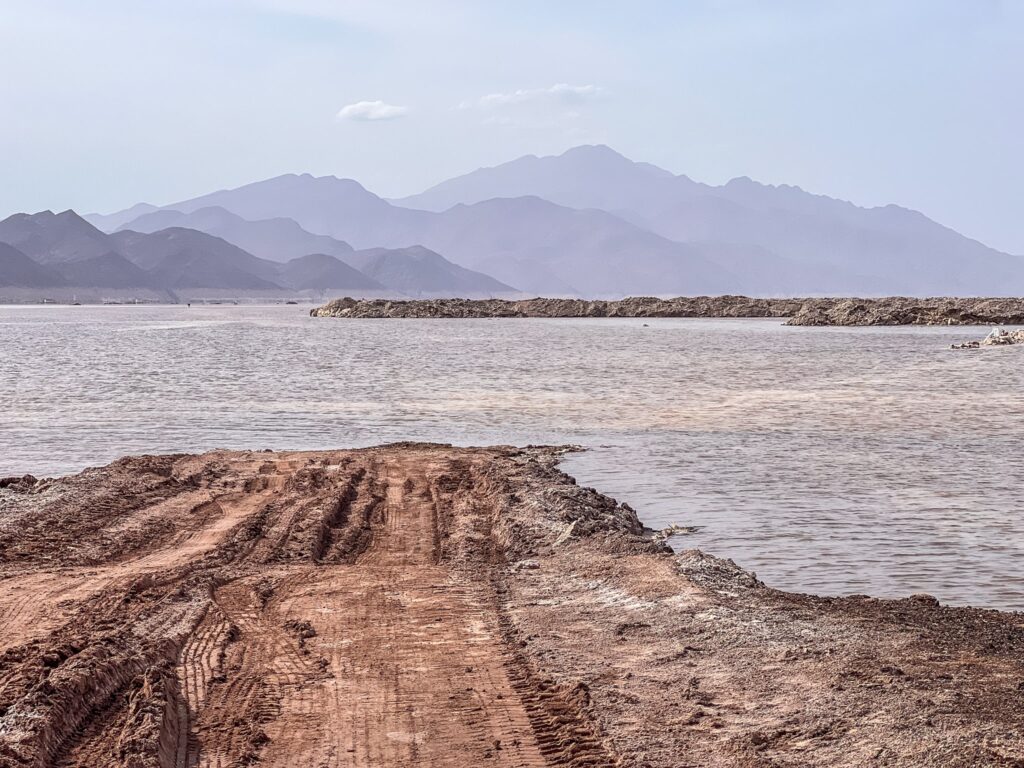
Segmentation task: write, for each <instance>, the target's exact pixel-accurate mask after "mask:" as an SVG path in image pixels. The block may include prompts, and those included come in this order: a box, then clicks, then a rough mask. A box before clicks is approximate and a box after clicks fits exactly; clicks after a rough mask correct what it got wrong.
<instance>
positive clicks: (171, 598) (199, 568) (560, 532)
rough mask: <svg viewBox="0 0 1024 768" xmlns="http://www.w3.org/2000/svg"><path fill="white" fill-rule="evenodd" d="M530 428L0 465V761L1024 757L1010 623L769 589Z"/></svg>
mask: <svg viewBox="0 0 1024 768" xmlns="http://www.w3.org/2000/svg"><path fill="white" fill-rule="evenodd" d="M557 456H558V452H557V451H554V450H550V449H530V450H517V449H511V448H495V449H455V448H450V447H446V446H431V445H419V444H403V445H396V446H387V447H382V448H377V449H367V450H359V451H331V452H315V453H258V452H238V453H229V452H214V453H209V454H204V455H202V456H165V457H141V458H134V459H124V460H121V461H119V462H115V463H114V464H112V465H110V466H109V467H104V468H100V469H95V470H88V471H86V472H84V473H82V474H80V475H76V476H74V477H70V478H65V479H61V480H57V481H46V480H44V481H36V480H34V479H31V478H29V479H26V480H25V481H14V482H12V481H4V482H3V483H2V484H0V627H2V632H0V766H3V768H7V767H8V766H11V767H13V766H38V767H41V766H82V767H84V766H125V767H128V766H130V767H132V768H138V767H142V766H147V767H148V766H153V767H156V766H160V767H161V768H192V767H193V766H208V767H210V768H228V766H246V765H261V766H323V767H327V766H338V767H341V766H474V767H475V766H520V767H522V768H530V767H531V766H553V765H565V766H612V765H635V766H705V765H706V766H783V765H784V766H804V765H821V766H826V765H850V766H853V765H922V766H924V765H936V766H939V765H942V766H947V765H948V766H969V765H970V766H974V765H1024V736H1022V734H1024V665H1022V663H1021V658H1022V656H1021V652H1022V650H1024V619H1022V617H1021V616H1020V615H1016V614H999V613H997V612H992V611H976V610H970V609H950V608H943V607H941V606H938V605H937V604H935V602H934V601H932V600H929V599H927V598H924V597H920V598H916V599H913V600H904V601H878V600H871V599H868V598H848V599H845V600H829V599H824V598H811V597H805V596H800V595H787V594H784V593H780V592H776V591H774V590H770V589H767V588H765V587H763V586H762V585H760V584H759V583H758V582H757V580H756V579H755V578H754V577H753V576H751V575H750V574H747V573H745V572H743V571H741V570H740V569H738V568H736V567H735V566H733V565H732V564H731V563H728V562H727V561H721V560H717V559H715V558H712V557H708V556H706V555H703V554H701V553H698V552H688V553H683V554H682V555H678V556H677V555H674V554H672V553H671V552H669V551H666V549H665V548H664V547H663V546H661V545H659V544H656V543H654V542H653V541H652V540H651V539H650V537H649V536H646V535H645V533H644V531H643V529H642V527H641V526H640V524H639V522H638V521H637V519H636V516H635V514H634V513H633V512H632V510H630V509H629V508H628V507H625V506H622V505H618V504H616V502H614V500H611V499H608V498H607V497H604V496H601V495H600V494H598V493H596V492H595V491H593V490H590V489H584V488H579V487H577V486H576V485H575V484H574V483H573V482H572V480H571V478H568V477H566V476H565V475H563V474H562V473H560V472H558V471H557V469H556V468H555V464H556V462H557Z"/></svg>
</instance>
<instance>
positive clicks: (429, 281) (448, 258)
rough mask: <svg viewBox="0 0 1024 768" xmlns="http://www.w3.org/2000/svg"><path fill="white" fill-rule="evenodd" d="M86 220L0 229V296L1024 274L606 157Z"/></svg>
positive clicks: (748, 187)
mask: <svg viewBox="0 0 1024 768" xmlns="http://www.w3.org/2000/svg"><path fill="white" fill-rule="evenodd" d="M86 219H88V221H86V220H85V219H83V218H81V217H79V216H77V214H74V213H73V212H65V213H61V214H53V213H50V212H43V213H40V214H33V215H29V214H16V215H15V216H12V217H10V218H8V219H6V220H5V221H3V222H0V243H5V244H6V245H7V246H9V248H6V249H0V286H4V285H24V284H32V285H33V286H35V287H53V288H57V287H62V288H64V289H67V288H68V287H69V286H71V287H73V286H80V285H90V286H94V287H98V288H110V289H115V288H116V289H129V288H139V289H146V290H150V291H170V292H171V293H173V294H174V296H176V297H179V298H180V297H181V296H182V295H183V294H182V292H185V295H197V296H198V295H201V294H202V292H203V291H207V292H209V291H220V292H221V293H223V292H226V291H227V292H231V291H233V292H235V293H236V294H237V295H245V294H254V295H260V296H269V295H271V294H275V293H276V294H278V295H285V294H294V293H296V292H298V293H302V294H303V295H308V296H312V295H315V294H323V293H325V292H327V293H332V294H341V293H344V292H348V293H351V294H353V295H357V296H369V295H394V296H455V295H460V296H471V297H479V296H501V295H510V296H511V295H522V293H529V294H543V295H562V296H587V297H601V298H615V297H620V296H623V295H629V294H634V295H635V294H644V295H662V296H664V295H668V294H672V295H695V294H719V293H746V294H749V295H755V296H794V295H839V294H846V295H849V294H859V295H865V296H870V295H882V294H887V295H888V294H906V295H939V294H941V295H1006V294H1021V293H1024V259H1022V258H1021V257H1019V256H1013V255H1009V254H1006V253H1001V252H999V251H996V250H994V249H992V248H988V247H987V246H985V245H983V244H982V243H979V242H977V241H975V240H971V239H969V238H967V237H964V236H962V235H960V234H959V233H957V232H955V231H953V230H951V229H949V228H947V227H944V226H942V225H941V224H938V223H936V222H934V221H932V220H930V219H928V218H927V217H926V216H924V215H923V214H921V213H918V212H916V211H913V210H909V209H906V208H901V207H899V206H895V205H888V206H883V207H877V208H862V207H858V206H856V205H854V204H852V203H849V202H845V201H842V200H837V199H833V198H830V197H825V196H822V195H815V194H811V193H808V192H805V191H804V190H802V189H800V188H799V187H793V186H788V185H781V186H772V185H766V184H760V183H758V182H755V181H752V180H751V179H748V178H738V179H733V180H732V181H730V182H728V183H727V184H724V185H721V186H712V185H707V184H702V183H700V182H697V181H694V180H692V179H690V178H688V177H686V176H683V175H675V174H672V173H670V172H668V171H666V170H663V169H661V168H658V167H656V166H653V165H650V164H648V163H639V162H634V161H632V160H629V159H627V158H625V157H623V156H622V155H620V154H618V153H617V152H615V151H614V150H612V149H610V148H608V147H605V146H583V147H576V148H574V149H570V150H568V151H566V152H565V153H563V154H561V155H558V156H550V157H535V156H532V155H531V156H526V157H521V158H519V159H517V160H513V161H511V162H508V163H504V164H502V165H498V166H495V167H493V168H481V169H478V170H476V171H473V172H471V173H469V174H466V175H464V176H459V177H456V178H453V179H449V180H447V181H444V182H442V183H441V184H438V185H436V186H434V187H431V188H430V189H427V190H425V191H424V192H421V193H419V194H417V195H413V196H411V197H406V198H402V199H397V200H386V199H383V198H381V197H379V196H377V195H374V194H373V193H372V192H370V191H368V190H367V189H365V188H364V187H363V186H362V185H360V184H359V183H358V182H356V181H354V180H352V179H339V178H335V177H333V176H323V177H314V176H311V175H309V174H301V175H296V174H288V175H284V176H278V177H275V178H272V179H267V180H265V181H259V182H255V183H252V184H247V185H245V186H242V187H238V188H235V189H227V190H221V191H217V192H212V193H210V194H206V195H202V196H200V197H196V198H192V199H188V200H182V201H179V202H177V203H172V204H170V205H165V206H159V207H158V206H153V205H150V204H147V203H140V204H138V205H136V206H133V207H132V208H129V209H126V210H125V211H120V212H117V213H114V214H109V215H96V214H94V215H90V216H88V217H86ZM26 259H27V260H28V261H26ZM83 281H84V282H83ZM0 297H2V296H0Z"/></svg>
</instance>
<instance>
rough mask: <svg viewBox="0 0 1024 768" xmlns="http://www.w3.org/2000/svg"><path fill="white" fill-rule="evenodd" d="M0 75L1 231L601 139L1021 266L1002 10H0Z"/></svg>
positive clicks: (1012, 87)
mask: <svg viewBox="0 0 1024 768" xmlns="http://www.w3.org/2000/svg"><path fill="white" fill-rule="evenodd" d="M0 67H2V70H0V71H3V73H4V76H3V78H0V105H2V112H0V118H2V119H0V148H2V150H3V154H2V157H3V174H2V179H3V184H2V186H0V215H6V214H7V213H10V212H13V211H15V210H38V209H41V208H53V209H62V208H67V207H74V208H76V209H78V210H80V211H82V212H88V211H94V210H99V211H109V210H113V209H117V208H122V207H126V206H127V205H129V204H131V203H134V202H138V201H140V200H146V201H149V202H153V203H166V202H170V201H172V200H175V199H180V198H184V197H189V196H192V195H195V194H199V193H202V192H206V191H209V190H212V189H216V188H222V187H228V186H235V185H238V184H242V183H245V182H248V181H253V180H256V179H260V178H265V177H268V176H272V175H276V174H280V173H286V172H292V171H294V172H303V171H308V172H311V173H315V174H335V175H338V176H350V177H353V178H356V179H358V180H359V181H361V182H362V183H364V184H365V185H366V186H367V187H368V188H369V189H371V190H373V191H374V192H377V193H378V194H382V195H387V196H397V195H403V194H408V193H412V192H416V191H419V190H420V189H422V188H424V187H426V186H428V185H429V184H432V183H434V182H437V181H440V180H442V179H444V178H446V177H449V176H452V175H455V174H458V173H462V172H465V171H469V170H472V169H473V168H476V167H478V166H481V165H493V164H496V163H499V162H502V161H504V160H508V159H512V158H514V157H517V156H519V155H522V154H527V153H534V154H550V153H557V152H561V151H562V150H564V149H566V148H568V147H570V146H573V145H576V144H581V143H607V144H609V145H610V146H612V147H614V148H616V149H618V150H619V151H620V152H622V153H624V154H626V155H627V156H629V157H632V158H634V159H637V160H647V161H650V162H653V163H656V164H658V165H661V166H663V167H665V168H668V169H669V170H672V171H674V172H677V173H686V174H687V175H689V176H691V177H693V178H695V179H698V180H701V181H707V182H712V183H721V182H724V181H726V180H728V179H729V178H731V177H734V176H740V175H747V176H751V177H753V178H756V179H758V180H761V181H765V182H771V183H792V184H799V185H801V186H803V187H804V188H806V189H809V190H811V191H814V192H820V193H823V194H829V195H833V196H837V197H842V198H846V199H850V200H853V201H854V202H857V203H859V204H863V205H876V204H883V203H888V202H896V203H900V204H902V205H906V206H908V207H912V208H917V209H919V210H921V211H923V212H924V213H926V214H927V215H929V216H931V217H932V218H935V219H937V220H938V221H941V222H943V223H945V224H948V225H949V226H952V227H954V228H955V229H958V230H960V231H962V232H963V233H965V234H967V235H970V236H972V237H976V238H978V239H980V240H982V241H984V242H986V243H988V244H990V245H993V246H995V247H998V248H1001V249H1004V250H1009V251H1012V252H1015V253H1021V254H1024V214H1022V209H1024V98H1022V92H1024V87H1022V84H1024V1H1022V2H1018V1H1017V0H1003V1H1000V0H956V1H954V0H898V1H897V0H884V1H883V0H878V1H873V0H847V1H846V2H828V1H823V0H817V1H814V0H806V1H805V2H796V1H790V2H785V1H780V2H767V1H766V0H764V1H762V0H757V1H755V0H750V1H748V2H712V1H711V0H706V1H703V2H701V1H697V2H685V1H684V0H679V1H677V2H669V1H668V0H663V1H660V2H658V1H655V0H629V1H628V2H598V1H595V0H591V1H590V2H584V1H583V0H561V2H551V0H547V1H541V0H514V1H509V2H504V1H499V0H490V1H484V0H477V1H473V0H419V1H418V2H414V1H413V0H396V1H395V2H388V0H339V1H337V2H330V1H329V0H173V1H170V0H168V1H164V0H145V1H142V0H92V1H91V2H88V3H83V2H80V0H0ZM361 102H367V103H365V104H364V103H361ZM378 102H379V103H378ZM352 105H354V106H352ZM346 106H348V107H349V109H348V110H347V111H346V112H345V113H344V116H343V117H339V116H338V114H339V112H340V111H341V110H343V108H345V107H346ZM369 118H379V119H369Z"/></svg>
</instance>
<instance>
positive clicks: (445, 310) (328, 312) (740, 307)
mask: <svg viewBox="0 0 1024 768" xmlns="http://www.w3.org/2000/svg"><path fill="white" fill-rule="evenodd" d="M801 303H802V300H801V299H751V298H748V297H746V296H695V297H685V296H684V297H679V298H674V299H657V298H652V297H645V296H640V297H631V298H627V299H620V300H618V301H588V300H585V299H544V298H537V299H523V300H521V301H511V300H506V299H417V300H410V301H391V300H386V299H351V298H344V299H336V300H334V301H332V302H330V303H329V304H325V305H324V306H322V307H317V308H315V309H312V310H310V315H311V316H312V317H349V318H385V317H397V318H402V317H405V318H410V317H413V318H485V317H788V316H789V315H791V314H793V313H794V312H796V311H797V310H798V309H799V308H800V305H801Z"/></svg>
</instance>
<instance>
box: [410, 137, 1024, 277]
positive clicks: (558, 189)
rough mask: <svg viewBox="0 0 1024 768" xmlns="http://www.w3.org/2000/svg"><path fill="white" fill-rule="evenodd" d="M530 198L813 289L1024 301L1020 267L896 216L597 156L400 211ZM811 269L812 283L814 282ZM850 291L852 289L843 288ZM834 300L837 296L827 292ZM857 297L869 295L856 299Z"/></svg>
mask: <svg viewBox="0 0 1024 768" xmlns="http://www.w3.org/2000/svg"><path fill="white" fill-rule="evenodd" d="M525 194H532V195H537V196H539V197H542V198H544V199H547V200H550V201H552V202H554V203H557V204H560V205H564V206H567V207H571V208H577V209H587V208H600V209H602V210H606V211H609V212H612V213H614V214H616V215H618V216H620V217H621V218H624V219H626V220H629V221H631V222H632V223H634V224H635V225H637V226H639V227H641V228H644V229H648V230H649V231H652V232H655V233H657V234H660V235H662V236H664V237H666V238H668V239H670V240H673V241H676V242H694V241H707V242H722V243H736V244H746V245H757V246H759V247H761V248H764V249H766V250H768V251H770V252H772V253H773V254H775V255H777V256H779V257H781V258H783V259H785V260H787V261H788V262H789V263H791V264H792V263H796V264H801V263H802V264H806V265H807V266H808V271H807V273H806V276H807V277H812V278H813V279H812V282H821V281H824V282H822V285H825V284H826V283H829V282H833V283H834V282H836V278H842V277H843V276H845V275H853V276H859V278H860V281H861V283H862V284H865V285H867V290H869V291H871V292H874V293H892V292H911V293H972V292H978V293H987V294H991V293H998V292H1005V290H1006V289H1007V285H1008V284H1009V285H1012V286H1013V290H1014V291H1016V292H1021V291H1024V275H1022V271H1021V270H1022V268H1024V260H1022V259H1021V258H1020V257H1018V256H1011V255H1009V254H1005V253H1001V252H999V251H996V250H995V249H992V248H988V247H987V246H985V245H983V244H981V243H979V242H977V241H975V240H972V239H970V238H967V237H964V236H963V235H960V234H959V233H957V232H955V231H954V230H952V229H949V228H948V227H945V226H943V225H941V224H938V223H936V222H934V221H932V220H931V219H929V218H927V217H926V216H924V215H923V214H921V213H920V212H918V211H913V210H910V209H907V208H903V207H901V206H897V205H886V206H880V207H875V208H863V207H859V206H857V205H855V204H853V203H851V202H848V201H844V200H838V199H835V198H831V197H828V196H825V195H816V194H812V193H809V192H806V191H804V190H802V189H801V188H800V187H796V186H791V185H778V186H773V185H767V184H760V183H758V182H756V181H753V180H751V179H749V178H747V177H739V178H736V179H733V180H732V181H730V182H728V183H727V184H724V185H722V186H720V187H715V186H709V185H706V184H701V183H698V182H694V181H693V180H691V179H690V178H688V177H686V176H675V175H673V174H671V173H669V172H668V171H664V170H662V169H658V168H655V167H654V166H650V165H648V164H646V163H634V162H633V161H631V160H629V159H627V158H625V157H623V156H622V155H620V154H618V153H617V152H615V151H614V150H612V149H610V148H608V147H604V146H584V147H576V148H574V149H570V150H568V151H567V152H565V153H563V154H562V155H558V156H551V157H543V158H537V157H534V156H526V157H523V158H519V159H517V160H513V161H511V162H508V163H504V164H502V165H499V166H495V167H493V168H483V169H479V170H477V171H473V172H471V173H469V174H466V175H464V176H460V177H457V178H454V179H450V180H448V181H445V182H442V183H441V184H438V185H436V186H434V187H432V188H430V189H428V190H426V191H425V192H423V193H421V194H419V195H413V196H411V197H407V198H403V199H401V200H397V201H395V202H396V203H397V204H401V205H406V206H412V207H416V208H422V209H426V210H447V209H449V208H450V207H451V206H454V205H458V204H474V203H476V202H479V201H481V200H485V199H489V198H495V197H505V196H510V195H525ZM811 267H814V268H815V269H816V270H817V273H818V276H817V277H813V275H814V272H813V271H812V270H811V269H810V268H811ZM840 284H841V285H843V286H844V288H845V289H841V290H840V291H839V292H846V293H850V292H855V291H856V290H857V286H856V285H849V287H846V286H847V284H846V283H845V282H842V281H841V280H840ZM826 290H827V292H834V291H835V289H834V288H827V289H826ZM861 290H864V289H861Z"/></svg>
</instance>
